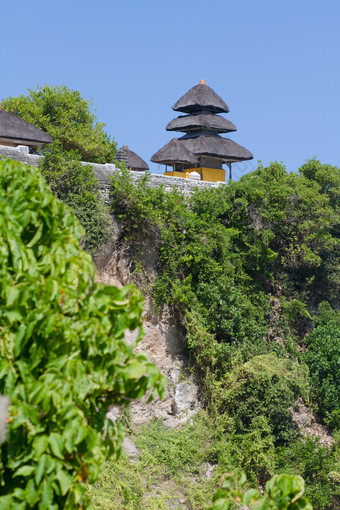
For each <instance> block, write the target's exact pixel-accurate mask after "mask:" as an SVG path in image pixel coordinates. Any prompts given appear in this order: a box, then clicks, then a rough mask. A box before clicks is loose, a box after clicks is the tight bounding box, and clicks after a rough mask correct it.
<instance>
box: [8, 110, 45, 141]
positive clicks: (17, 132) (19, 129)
mask: <svg viewBox="0 0 340 510" xmlns="http://www.w3.org/2000/svg"><path fill="white" fill-rule="evenodd" d="M51 142H53V140H52V138H51V137H50V135H48V134H47V133H45V132H44V131H42V130H41V129H39V128H37V127H36V126H33V124H30V123H29V122H26V121H25V120H23V119H21V118H20V117H18V116H17V115H15V114H14V113H10V112H5V111H4V110H1V109H0V145H8V146H10V147H17V146H18V145H26V146H28V147H32V148H37V147H41V146H42V145H44V144H45V143H51Z"/></svg>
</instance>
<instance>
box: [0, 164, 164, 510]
mask: <svg viewBox="0 0 340 510" xmlns="http://www.w3.org/2000/svg"><path fill="white" fill-rule="evenodd" d="M83 234H84V231H83V229H82V227H81V226H80V225H79V223H78V221H77V219H76V218H75V216H74V215H73V214H71V212H70V210H69V209H68V208H67V207H66V206H65V205H64V204H63V203H62V202H60V201H59V200H57V199H56V198H55V197H54V196H53V195H52V194H51V192H50V190H49V188H48V186H47V185H46V184H45V182H44V180H43V178H42V177H41V176H39V174H38V172H37V170H36V169H34V168H32V167H28V166H25V165H22V164H20V163H15V162H13V161H1V162H0V253H1V258H0V309H1V314H0V334H1V339H2V340H1V343H0V356H1V358H0V393H2V394H5V395H8V396H9V397H10V400H11V406H10V417H9V430H8V440H7V443H5V444H4V445H2V446H1V464H0V476H1V485H0V508H1V509H6V510H7V509H8V510H11V509H12V510H14V509H15V510H20V509H25V508H39V510H44V509H49V510H56V509H58V508H65V509H66V508H69V509H74V508H81V507H84V506H85V505H86V504H87V499H86V496H85V491H86V489H85V487H84V486H83V484H82V482H83V481H85V480H89V481H90V482H94V481H95V480H96V479H97V477H98V474H99V471H100V468H101V465H102V463H103V461H104V460H105V459H106V458H108V456H109V455H111V454H112V453H114V452H115V453H117V452H118V451H119V447H120V443H121V441H122V428H121V426H119V425H118V424H116V425H114V424H112V423H111V422H109V423H107V422H106V418H105V416H106V411H107V408H108V406H109V405H111V404H117V405H123V406H125V405H127V404H128V402H129V401H130V400H132V399H136V398H139V397H141V396H142V395H144V394H145V392H146V391H147V390H151V397H152V396H153V395H154V394H155V393H158V394H160V395H162V393H163V391H164V378H163V377H162V376H161V375H160V373H159V371H158V370H157V369H156V367H154V366H153V365H152V364H151V363H149V362H148V360H147V359H146V357H145V356H144V355H142V354H137V355H135V354H134V352H133V347H132V346H129V345H127V344H126V343H125V341H124V331H125V330H126V329H135V328H138V330H139V338H141V335H142V330H141V321H140V317H141V313H142V299H141V296H140V293H139V292H138V291H136V289H135V288H134V287H132V286H128V287H125V288H123V289H117V288H115V287H109V286H103V285H101V284H97V283H96V282H95V280H94V278H95V270H94V266H93V264H92V262H91V259H90V257H89V255H87V254H85V253H84V252H83V251H82V250H81V249H80V247H79V241H80V239H81V237H82V236H83ZM104 430H106V434H104V435H103V433H104Z"/></svg>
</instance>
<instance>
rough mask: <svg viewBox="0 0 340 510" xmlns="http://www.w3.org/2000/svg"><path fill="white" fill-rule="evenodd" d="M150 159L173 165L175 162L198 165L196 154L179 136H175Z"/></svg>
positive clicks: (154, 161)
mask: <svg viewBox="0 0 340 510" xmlns="http://www.w3.org/2000/svg"><path fill="white" fill-rule="evenodd" d="M150 159H151V161H152V162H153V163H160V164H161V165H173V164H174V163H184V164H186V165H193V166H197V165H198V160H197V158H196V156H195V154H193V153H192V152H191V151H190V150H188V149H187V147H186V146H185V144H183V143H181V142H180V141H179V140H178V138H174V139H173V140H171V142H169V143H167V144H166V145H164V146H163V147H162V148H161V149H159V151H157V152H156V153H155V154H154V155H153V156H151V158H150Z"/></svg>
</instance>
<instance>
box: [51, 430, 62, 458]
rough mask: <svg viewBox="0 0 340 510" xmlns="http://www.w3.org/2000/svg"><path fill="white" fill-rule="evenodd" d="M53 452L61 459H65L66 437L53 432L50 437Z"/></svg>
mask: <svg viewBox="0 0 340 510" xmlns="http://www.w3.org/2000/svg"><path fill="white" fill-rule="evenodd" d="M48 442H49V444H50V448H51V451H52V453H53V454H54V455H55V456H56V457H58V458H59V459H63V458H64V455H63V448H64V439H63V437H62V436H61V435H59V434H56V433H53V434H51V435H50V437H49V438H48Z"/></svg>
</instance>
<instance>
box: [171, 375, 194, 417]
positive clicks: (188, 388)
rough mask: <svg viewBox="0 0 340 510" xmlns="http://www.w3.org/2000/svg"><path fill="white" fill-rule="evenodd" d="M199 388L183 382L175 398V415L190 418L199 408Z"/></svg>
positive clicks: (177, 388) (178, 387) (179, 385)
mask: <svg viewBox="0 0 340 510" xmlns="http://www.w3.org/2000/svg"><path fill="white" fill-rule="evenodd" d="M197 401H198V398H197V386H195V384H193V383H191V382H182V383H180V384H178V385H177V386H176V392H175V398H174V412H175V414H182V413H183V414H186V415H188V416H190V415H191V414H193V413H194V412H195V409H196V407H197Z"/></svg>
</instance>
